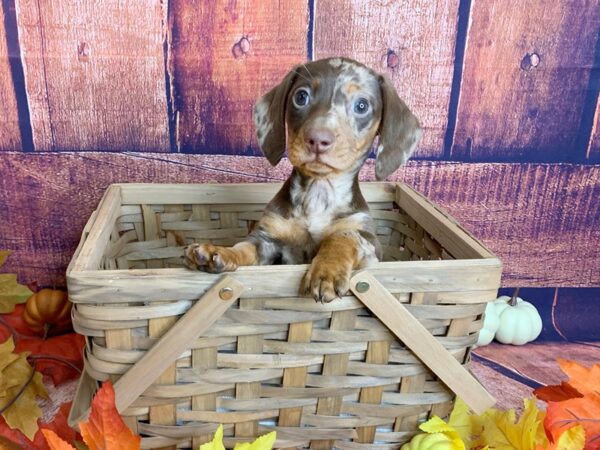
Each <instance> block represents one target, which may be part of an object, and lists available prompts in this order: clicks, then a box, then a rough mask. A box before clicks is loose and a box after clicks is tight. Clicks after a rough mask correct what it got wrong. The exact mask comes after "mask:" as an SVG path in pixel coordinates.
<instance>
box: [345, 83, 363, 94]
mask: <svg viewBox="0 0 600 450" xmlns="http://www.w3.org/2000/svg"><path fill="white" fill-rule="evenodd" d="M360 90H361V86H360V85H358V84H356V83H353V82H350V83H346V84H345V85H344V93H345V94H347V95H351V94H354V93H355V92H358V91H360Z"/></svg>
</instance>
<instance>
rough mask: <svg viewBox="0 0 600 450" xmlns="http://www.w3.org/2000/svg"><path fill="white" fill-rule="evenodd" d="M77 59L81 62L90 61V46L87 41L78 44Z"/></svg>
mask: <svg viewBox="0 0 600 450" xmlns="http://www.w3.org/2000/svg"><path fill="white" fill-rule="evenodd" d="M77 59H79V61H80V62H88V61H89V59H90V46H89V44H88V43H87V42H80V43H79V44H77Z"/></svg>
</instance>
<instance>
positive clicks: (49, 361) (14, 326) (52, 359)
mask: <svg viewBox="0 0 600 450" xmlns="http://www.w3.org/2000/svg"><path fill="white" fill-rule="evenodd" d="M24 310H25V305H24V304H20V305H16V306H15V310H14V311H13V312H12V313H10V314H2V315H0V342H3V341H5V340H6V339H8V338H9V337H12V338H13V340H14V343H15V352H30V355H29V356H28V357H27V359H28V360H29V361H30V362H31V361H35V362H36V370H38V371H39V372H41V373H42V375H44V376H49V377H51V378H52V381H53V382H54V385H55V386H56V385H59V384H61V383H63V382H64V381H66V380H70V379H73V378H77V377H78V376H79V375H80V373H81V369H82V367H83V348H84V346H85V337H83V336H82V335H80V334H76V333H66V334H61V335H59V336H51V337H47V338H46V339H42V337H41V336H40V335H39V334H37V333H35V332H33V331H32V330H31V329H29V327H28V326H27V325H25V323H24V322H23V317H22V316H23V312H24ZM57 362H58V364H57Z"/></svg>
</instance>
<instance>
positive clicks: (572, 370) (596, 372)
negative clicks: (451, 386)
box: [402, 359, 600, 450]
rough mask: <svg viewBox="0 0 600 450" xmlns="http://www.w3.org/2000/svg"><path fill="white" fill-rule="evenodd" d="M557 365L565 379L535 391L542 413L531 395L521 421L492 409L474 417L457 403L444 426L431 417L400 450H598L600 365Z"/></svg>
mask: <svg viewBox="0 0 600 450" xmlns="http://www.w3.org/2000/svg"><path fill="white" fill-rule="evenodd" d="M558 364H559V366H560V368H561V369H562V371H563V372H564V373H565V374H566V375H567V376H568V377H569V380H568V381H567V382H563V383H561V384H560V385H557V386H545V387H542V388H539V389H536V390H535V391H534V394H535V395H536V396H537V397H538V399H540V400H543V401H546V402H547V403H548V406H547V408H546V411H542V410H540V409H538V407H537V404H536V398H535V397H534V398H532V399H525V400H524V403H523V406H524V407H523V412H522V413H521V414H520V416H519V417H517V414H516V412H515V411H514V410H508V411H500V410H497V409H494V408H492V409H489V410H487V411H486V412H484V413H483V414H481V415H476V414H474V413H473V412H471V411H470V410H469V408H468V406H467V405H466V404H465V403H464V402H463V401H462V400H460V399H457V401H456V403H455V405H454V409H453V411H452V413H451V414H450V417H449V419H448V423H446V422H444V421H443V420H442V419H440V418H439V417H435V416H434V417H432V418H431V419H430V420H429V421H427V422H425V423H423V424H421V426H420V427H419V428H420V429H421V430H422V431H423V432H424V433H421V434H417V435H416V436H415V437H413V439H412V440H411V441H410V442H409V443H407V444H405V445H404V446H402V450H438V449H439V450H463V449H465V448H466V449H477V450H483V449H502V450H597V449H600V389H599V387H600V364H596V365H594V366H592V367H591V368H587V367H584V366H582V365H581V364H578V363H576V362H573V361H567V360H563V359H559V360H558Z"/></svg>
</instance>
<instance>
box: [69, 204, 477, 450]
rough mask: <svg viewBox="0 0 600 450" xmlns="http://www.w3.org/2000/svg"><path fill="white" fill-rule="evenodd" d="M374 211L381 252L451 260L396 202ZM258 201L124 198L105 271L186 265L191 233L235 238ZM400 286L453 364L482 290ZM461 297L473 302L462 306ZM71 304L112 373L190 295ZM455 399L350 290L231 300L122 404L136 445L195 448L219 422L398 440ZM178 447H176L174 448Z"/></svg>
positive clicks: (364, 442)
mask: <svg viewBox="0 0 600 450" xmlns="http://www.w3.org/2000/svg"><path fill="white" fill-rule="evenodd" d="M371 206H372V215H373V218H374V219H375V222H376V229H377V236H378V238H379V240H380V242H381V244H382V247H383V249H384V260H387V261H411V260H440V259H453V258H452V256H451V255H450V254H449V253H448V252H447V251H446V249H444V248H443V247H442V246H441V245H440V244H439V243H438V242H437V241H436V240H435V239H433V238H432V237H431V235H429V234H428V233H427V232H426V231H425V230H424V229H423V228H422V227H420V226H419V225H418V224H417V223H416V222H415V220H413V219H412V218H411V217H410V215H408V214H407V213H406V212H405V211H403V210H402V209H400V208H399V207H398V206H397V205H395V204H392V203H381V204H374V205H371ZM263 207H264V205H258V204H255V205H253V204H222V205H219V204H216V205H159V204H147V205H125V206H122V207H121V214H120V216H119V217H118V219H117V221H116V224H115V228H114V230H113V232H112V234H111V239H110V243H109V245H108V246H107V248H106V249H105V252H104V257H103V267H104V268H105V269H122V270H127V269H132V268H140V269H141V268H144V269H146V268H171V267H181V266H182V261H181V255H182V248H183V246H184V245H187V244H189V243H191V242H211V243H213V244H216V245H233V244H235V243H237V242H239V241H241V240H243V239H244V238H245V237H246V236H247V234H248V233H249V232H250V231H251V230H252V229H253V227H254V226H255V224H256V222H257V221H258V220H259V219H260V217H261V216H262V211H263ZM277 270H278V269H277V267H276V266H274V267H273V276H274V277H276V276H278V275H277ZM447 291H448V289H444V286H439V292H435V293H431V292H430V293H422V292H412V293H410V294H407V293H402V294H396V295H395V296H396V298H397V299H398V301H399V302H402V303H404V304H405V305H406V306H407V308H408V309H409V311H410V312H411V313H412V314H413V315H414V316H415V317H417V318H418V320H419V321H420V322H421V324H423V325H424V326H425V328H427V329H428V330H429V331H430V332H431V333H432V334H433V335H434V336H435V337H436V338H437V339H438V340H439V342H440V343H441V344H442V345H443V346H444V347H445V348H446V349H448V351H449V352H450V353H451V354H452V355H453V356H454V357H455V358H457V359H458V360H459V361H460V362H461V363H463V364H467V363H468V360H469V351H470V348H471V346H472V345H473V343H474V342H475V341H476V339H477V332H478V330H479V329H480V328H481V322H482V314H483V311H484V309H485V299H481V300H480V301H479V300H478V299H479V298H480V296H481V295H482V293H481V292H460V293H457V292H447ZM464 298H468V301H463V300H464ZM123 301H124V303H116V304H115V303H111V304H78V305H77V306H76V308H75V309H74V313H73V314H74V324H75V327H76V330H77V331H78V332H80V333H82V334H84V335H87V336H88V337H89V338H90V348H89V351H88V354H87V357H86V371H87V373H88V374H89V375H90V376H91V377H92V378H93V379H95V380H98V381H102V380H105V379H108V378H110V379H113V380H116V379H118V378H119V377H120V376H121V375H122V374H124V373H125V372H126V371H127V370H128V369H129V368H130V367H131V366H132V365H133V364H135V362H136V361H138V360H139V359H140V358H141V357H142V356H143V355H144V354H145V352H146V350H147V349H149V348H151V346H152V345H153V344H154V343H156V342H157V340H158V339H160V337H161V336H162V335H163V334H164V333H165V332H166V330H168V329H169V328H170V327H171V326H172V324H174V323H175V322H176V321H177V320H178V318H179V317H180V316H181V315H182V314H184V313H185V312H186V311H187V310H188V309H189V308H190V307H191V306H192V304H193V300H191V299H186V298H182V299H180V300H178V301H169V302H162V301H154V302H151V303H143V302H137V303H134V302H129V303H126V301H127V300H126V298H124V299H123ZM453 399H454V395H453V393H452V392H450V391H449V390H448V389H447V388H446V386H445V385H444V384H443V383H441V382H440V381H439V380H438V379H437V378H436V377H435V376H434V375H433V374H432V373H431V372H430V371H429V369H427V368H426V367H425V366H423V364H422V363H421V362H420V360H419V359H418V358H416V357H415V355H414V354H413V353H412V352H411V351H410V350H408V349H406V348H405V347H404V345H403V344H402V342H400V341H399V340H398V339H397V338H396V337H395V336H394V334H393V333H391V332H390V330H389V329H388V328H387V327H386V326H385V325H384V324H383V323H382V322H381V321H379V319H377V318H376V317H374V316H373V314H372V313H371V312H370V311H369V310H367V309H366V308H365V307H364V305H363V304H362V303H361V302H360V301H359V300H358V299H357V298H355V297H354V296H352V295H348V296H346V297H344V298H342V299H339V300H336V301H334V302H332V303H330V304H327V305H321V304H316V303H314V301H313V300H312V299H308V298H300V297H289V298H278V297H265V298H244V297H242V298H240V300H239V301H238V302H236V303H235V305H234V306H232V307H231V308H230V309H229V310H228V311H227V312H226V313H225V314H224V315H223V316H222V317H221V318H220V319H218V320H217V322H216V323H215V324H214V325H213V326H212V327H211V328H210V329H209V330H208V331H207V332H206V333H204V335H203V336H201V337H199V338H198V339H196V340H195V341H193V342H190V344H189V346H188V348H187V349H186V351H184V352H183V353H182V354H181V355H180V356H179V358H178V359H177V361H176V362H174V363H173V364H172V365H171V366H170V367H169V368H168V369H167V370H166V371H165V372H164V373H163V374H161V375H160V377H158V378H157V380H156V381H155V383H154V384H153V385H152V386H151V387H150V388H148V389H147V390H146V392H144V394H143V395H142V396H140V397H139V398H138V399H137V400H136V401H135V402H134V403H133V405H131V406H130V407H129V408H128V409H127V410H126V411H125V412H124V415H125V418H126V421H127V424H128V425H129V426H130V427H132V428H133V429H134V430H135V431H136V432H138V433H140V434H142V435H143V436H144V437H143V446H144V448H164V447H167V446H175V445H177V446H178V447H192V448H198V446H199V445H200V444H201V443H204V442H206V441H207V440H208V439H209V438H210V437H211V434H212V433H214V431H215V429H216V427H217V425H218V424H219V423H223V424H224V432H225V436H226V444H228V445H231V446H233V444H234V443H235V442H236V441H240V440H244V441H247V440H248V438H249V437H254V436H257V435H259V434H262V433H265V432H266V431H268V430H270V429H273V428H275V429H276V430H277V432H278V445H281V446H282V447H284V448H288V447H289V448H292V447H301V448H302V447H305V448H306V447H308V446H310V447H311V448H316V449H318V448H323V449H329V448H332V447H334V446H335V447H336V448H364V449H369V448H373V449H375V448H377V449H380V448H398V447H399V446H400V445H401V444H402V443H404V442H406V441H407V440H409V439H410V438H411V436H412V435H413V434H414V433H415V432H416V430H417V425H418V423H420V422H421V421H424V420H427V418H429V417H430V416H431V415H433V414H435V415H439V416H442V417H443V416H445V415H447V413H448V412H449V411H450V409H451V406H452V402H453ZM173 448H174V447H173Z"/></svg>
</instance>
